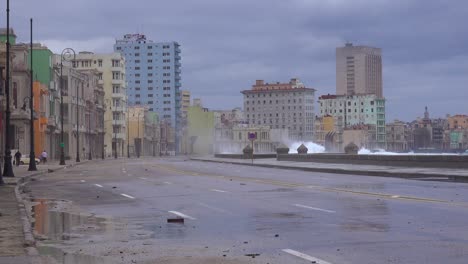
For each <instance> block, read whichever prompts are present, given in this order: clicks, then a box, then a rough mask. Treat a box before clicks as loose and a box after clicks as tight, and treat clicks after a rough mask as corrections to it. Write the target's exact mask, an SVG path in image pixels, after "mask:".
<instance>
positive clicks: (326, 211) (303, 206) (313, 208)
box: [294, 204, 336, 214]
mask: <svg viewBox="0 0 468 264" xmlns="http://www.w3.org/2000/svg"><path fill="white" fill-rule="evenodd" d="M294 206H297V207H302V208H306V209H310V210H315V211H321V212H325V213H332V214H333V213H336V212H335V211H332V210H327V209H322V208H318V207H311V206H307V205H302V204H294Z"/></svg>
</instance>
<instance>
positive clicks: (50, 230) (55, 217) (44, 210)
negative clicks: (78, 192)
mask: <svg viewBox="0 0 468 264" xmlns="http://www.w3.org/2000/svg"><path fill="white" fill-rule="evenodd" d="M33 203H35V205H33V207H32V216H33V217H34V219H35V221H34V223H32V228H33V230H34V232H35V233H36V234H37V235H38V236H39V237H40V238H41V239H45V240H49V241H63V240H70V238H75V237H76V238H79V237H82V236H83V234H86V233H89V234H91V233H94V232H95V231H98V230H105V229H106V226H107V225H108V220H107V219H105V218H100V217H94V216H92V215H86V214H78V213H77V214H74V213H69V212H63V211H61V210H63V209H64V208H66V207H68V206H69V203H67V202H66V201H49V200H45V199H35V200H33Z"/></svg>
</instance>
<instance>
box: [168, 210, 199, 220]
mask: <svg viewBox="0 0 468 264" xmlns="http://www.w3.org/2000/svg"><path fill="white" fill-rule="evenodd" d="M169 213H171V214H175V215H178V216H180V217H183V218H187V219H191V220H197V219H196V218H194V217H191V216H189V215H186V214H183V213H181V212H177V211H169Z"/></svg>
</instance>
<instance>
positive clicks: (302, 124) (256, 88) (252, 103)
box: [241, 78, 315, 141]
mask: <svg viewBox="0 0 468 264" xmlns="http://www.w3.org/2000/svg"><path fill="white" fill-rule="evenodd" d="M241 93H242V94H243V95H244V111H245V120H246V121H247V122H248V123H249V124H250V125H257V126H260V125H263V126H269V127H270V128H275V129H288V131H289V139H290V140H292V141H311V140H313V136H314V133H313V132H314V118H315V112H314V100H315V99H314V96H315V89H313V88H306V86H305V85H304V84H303V83H301V82H300V81H299V79H296V78H293V79H291V80H290V82H289V83H279V82H277V83H271V84H269V83H265V82H264V81H263V80H257V81H256V83H255V84H254V85H253V86H252V89H250V90H244V91H242V92H241Z"/></svg>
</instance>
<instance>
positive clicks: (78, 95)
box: [76, 83, 83, 162]
mask: <svg viewBox="0 0 468 264" xmlns="http://www.w3.org/2000/svg"><path fill="white" fill-rule="evenodd" d="M81 89H83V83H81ZM79 110H80V88H79V87H78V86H77V87H76V162H80V130H79V129H80V115H79Z"/></svg>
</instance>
